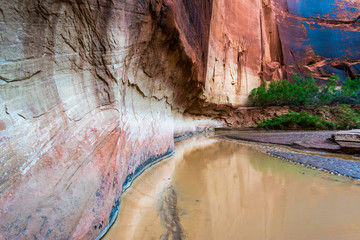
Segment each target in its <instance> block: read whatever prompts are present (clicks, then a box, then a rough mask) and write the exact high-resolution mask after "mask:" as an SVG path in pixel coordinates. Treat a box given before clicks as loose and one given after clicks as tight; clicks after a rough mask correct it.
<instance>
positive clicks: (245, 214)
mask: <svg viewBox="0 0 360 240" xmlns="http://www.w3.org/2000/svg"><path fill="white" fill-rule="evenodd" d="M359 184H360V181H357V180H355V181H354V180H349V179H347V178H344V177H338V176H333V175H330V174H328V173H325V172H321V171H317V170H312V169H308V168H305V167H302V166H299V165H295V164H293V163H288V162H286V161H283V160H280V159H277V158H273V157H271V156H268V155H266V154H263V153H261V152H258V151H256V150H254V149H253V148H251V147H249V146H245V145H242V144H239V143H236V142H233V141H227V140H221V139H217V138H211V137H205V136H196V137H192V138H190V139H187V140H183V141H181V142H179V143H177V144H176V153H175V155H174V156H173V157H171V158H169V159H167V160H164V161H162V162H160V163H158V164H156V165H154V166H153V167H151V168H150V169H148V170H146V171H145V172H144V173H143V174H142V175H141V176H139V177H138V178H137V179H136V180H135V181H134V182H133V184H132V186H131V187H130V188H129V189H128V190H127V191H126V192H125V193H124V195H123V196H122V199H121V204H120V210H119V216H118V218H117V220H116V222H115V224H114V225H113V227H112V228H111V229H110V231H109V232H108V234H107V235H106V236H105V237H104V238H103V239H105V240H117V239H119V240H120V239H121V240H123V239H124V240H129V239H136V240H137V239H139V240H147V239H161V240H163V239H174V240H175V239H176V240H177V239H191V240H193V239H204V240H212V239H213V240H228V239H237V240H357V239H360V186H359Z"/></svg>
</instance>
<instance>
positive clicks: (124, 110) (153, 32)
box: [0, 0, 360, 239]
mask: <svg viewBox="0 0 360 240" xmlns="http://www.w3.org/2000/svg"><path fill="white" fill-rule="evenodd" d="M299 2H300V3H301V2H303V4H300V3H299ZM321 2H322V4H320V5H319V6H318V5H316V4H311V3H310V1H296V0H288V1H285V0H273V1H269V0H249V1H244V0H235V1H230V0H210V1H209V0H198V1H191V0H136V1H135V0H46V1H41V0H0V3H1V5H0V29H1V31H0V39H1V45H0V238H1V239H29V238H35V239H44V238H47V239H69V238H70V239H93V238H95V237H96V236H98V235H99V234H100V233H101V232H102V231H103V229H104V228H105V227H106V226H107V225H108V223H109V220H110V219H111V218H112V217H113V216H114V213H115V211H116V208H117V206H118V203H119V202H118V200H119V197H120V196H121V193H122V189H123V185H124V184H126V183H128V182H129V181H131V179H132V177H133V176H134V172H136V170H138V169H139V168H140V167H142V166H144V165H145V164H147V163H148V162H149V161H152V160H154V159H156V158H158V157H161V156H163V155H167V154H170V153H171V152H173V150H174V137H179V136H183V135H186V134H189V133H194V132H197V131H202V130H204V129H207V128H213V127H217V126H222V125H223V121H222V120H224V119H225V120H226V118H231V114H235V113H236V111H234V107H233V105H238V104H246V103H247V95H248V93H249V92H250V91H251V89H252V88H254V87H257V86H259V84H260V83H261V82H263V81H271V80H278V79H282V78H283V77H286V76H288V75H289V74H291V73H299V74H304V75H305V74H308V73H310V72H311V73H313V74H314V75H316V77H318V78H323V77H325V76H327V75H329V74H331V72H335V73H338V71H341V73H343V72H344V73H346V74H348V75H350V76H352V75H356V74H358V73H359V72H358V71H359V65H358V64H359V63H358V62H359V61H358V60H357V59H360V57H359V44H357V42H358V39H359V38H358V34H359V21H358V18H356V16H359V14H358V13H359V4H358V3H357V2H356V1H350V0H349V1H341V4H340V1H339V2H337V1H335V0H333V1H330V0H327V1H321ZM326 4H328V5H326ZM329 4H330V5H329ZM326 6H334V7H333V8H330V10H331V12H329V11H330V10H329V11H327V9H328V8H327V7H326ZM309 8H310V9H311V10H312V11H309ZM317 11H320V12H317ZM334 11H335V12H334ZM333 12H334V13H333ZM324 36H328V38H329V39H333V40H331V41H327V42H326V41H325V40H324V38H325V39H327V38H326V37H324ZM338 37H339V38H340V40H339V39H338ZM326 44H327V45H326ZM340 47H341V48H340ZM328 48H330V49H331V51H327V49H328ZM337 49H340V51H338V50H337ZM326 74H327V75H326ZM351 74H352V75H351ZM234 112H235V113H234ZM220 119H221V120H220Z"/></svg>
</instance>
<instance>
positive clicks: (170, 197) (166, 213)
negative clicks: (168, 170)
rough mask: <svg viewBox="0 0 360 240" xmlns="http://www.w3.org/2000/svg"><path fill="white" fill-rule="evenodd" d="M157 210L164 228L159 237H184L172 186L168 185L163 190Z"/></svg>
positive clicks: (166, 238)
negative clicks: (164, 230)
mask: <svg viewBox="0 0 360 240" xmlns="http://www.w3.org/2000/svg"><path fill="white" fill-rule="evenodd" d="M158 211H159V215H160V219H161V224H162V225H163V227H164V228H165V229H166V232H165V233H164V234H162V235H161V237H160V239H161V240H168V239H173V240H180V239H185V235H184V232H183V229H182V226H181V224H180V217H179V209H178V199H177V194H176V191H175V189H174V187H173V186H169V187H167V188H166V189H165V190H164V193H163V195H162V199H161V202H160V204H159V210H158Z"/></svg>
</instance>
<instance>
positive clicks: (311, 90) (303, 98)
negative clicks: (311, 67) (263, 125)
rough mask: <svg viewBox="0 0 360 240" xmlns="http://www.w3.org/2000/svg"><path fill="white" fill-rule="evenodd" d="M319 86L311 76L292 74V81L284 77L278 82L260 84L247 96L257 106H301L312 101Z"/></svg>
mask: <svg viewBox="0 0 360 240" xmlns="http://www.w3.org/2000/svg"><path fill="white" fill-rule="evenodd" d="M318 91H319V87H318V86H317V85H316V82H315V80H314V78H313V77H308V78H300V77H298V76H297V75H294V77H293V82H289V81H288V80H286V79H284V80H281V81H279V82H276V81H274V82H271V83H270V84H269V85H268V84H267V83H263V84H261V86H260V87H258V88H255V89H253V90H252V92H251V94H250V96H249V98H250V100H251V101H252V102H253V103H254V104H255V105H258V106H270V105H275V106H283V105H290V106H302V105H309V104H311V103H312V102H313V101H314V98H315V97H316V95H317V93H318Z"/></svg>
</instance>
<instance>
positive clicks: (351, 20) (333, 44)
mask: <svg viewBox="0 0 360 240" xmlns="http://www.w3.org/2000/svg"><path fill="white" fill-rule="evenodd" d="M272 1H273V5H274V11H275V12H276V13H277V19H278V26H279V32H280V39H281V43H282V49H283V56H284V64H285V66H286V70H287V72H288V73H290V74H292V73H296V74H300V75H309V74H313V75H314V77H315V78H317V79H320V80H321V79H327V78H328V77H329V76H331V75H332V74H337V75H339V76H340V78H341V79H342V80H344V79H345V78H346V77H348V76H349V77H356V76H360V21H359V19H360V2H359V1H355V0H321V1H312V0H301V1H296V0H272Z"/></svg>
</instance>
